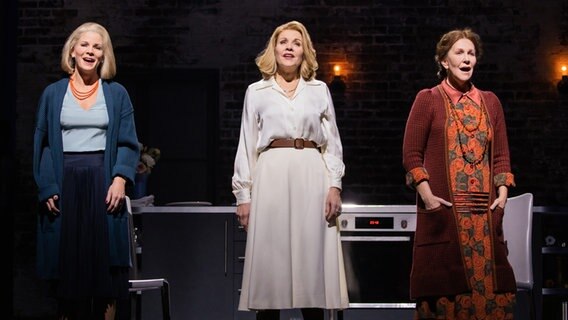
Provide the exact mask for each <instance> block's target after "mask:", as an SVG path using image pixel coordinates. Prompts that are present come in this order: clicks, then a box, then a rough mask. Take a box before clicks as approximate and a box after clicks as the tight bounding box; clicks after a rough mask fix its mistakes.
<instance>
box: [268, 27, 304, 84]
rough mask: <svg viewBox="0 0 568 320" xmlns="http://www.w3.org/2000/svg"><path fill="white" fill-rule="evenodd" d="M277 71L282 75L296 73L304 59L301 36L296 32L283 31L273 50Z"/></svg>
mask: <svg viewBox="0 0 568 320" xmlns="http://www.w3.org/2000/svg"><path fill="white" fill-rule="evenodd" d="M274 54H275V56H276V64H277V65H278V69H280V70H282V71H283V72H284V73H290V72H297V70H298V69H299V67H300V65H301V64H302V61H303V59H304V46H303V39H302V34H300V32H298V31H296V30H290V29H286V30H283V31H282V32H281V33H280V34H279V35H278V38H277V39H276V47H275V48H274Z"/></svg>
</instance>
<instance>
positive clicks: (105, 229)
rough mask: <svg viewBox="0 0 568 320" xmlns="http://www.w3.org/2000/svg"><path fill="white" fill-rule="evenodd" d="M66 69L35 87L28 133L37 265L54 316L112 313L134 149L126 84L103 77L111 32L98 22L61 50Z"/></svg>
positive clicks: (125, 238) (123, 275)
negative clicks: (53, 299)
mask: <svg viewBox="0 0 568 320" xmlns="http://www.w3.org/2000/svg"><path fill="white" fill-rule="evenodd" d="M61 67H62V69H63V71H65V72H66V73H68V74H69V77H68V78H67V77H66V78H64V79H61V80H59V81H57V82H55V83H52V84H51V85H49V86H48V87H47V88H46V89H45V90H44V92H43V94H42V95H41V98H40V101H39V106H38V113H37V123H36V128H35V135H34V159H33V171H34V178H35V181H36V183H37V186H38V189H39V200H40V202H41V206H40V208H41V210H40V212H39V216H38V218H39V219H38V229H37V232H38V237H37V267H38V273H39V276H40V277H41V278H43V279H48V280H54V281H53V282H54V283H55V285H56V295H57V299H58V318H59V319H67V320H71V319H114V317H115V313H116V302H117V301H119V300H122V299H127V298H128V272H129V266H130V256H129V235H128V223H127V222H128V215H127V212H126V211H125V210H124V206H123V202H124V197H125V189H126V185H127V184H132V183H133V181H134V175H135V172H136V165H137V163H138V159H139V152H140V150H139V147H138V138H137V136H136V128H135V125H134V114H133V112H134V111H133V108H132V103H131V101H130V97H129V96H128V92H127V91H126V89H125V88H124V87H123V86H122V85H120V84H119V83H116V82H113V81H111V80H110V79H112V78H113V77H114V76H115V74H116V62H115V57H114V52H113V47H112V43H111V39H110V36H109V34H108V32H107V30H106V29H105V28H104V27H103V26H101V25H99V24H97V23H92V22H88V23H84V24H83V25H81V26H79V27H78V28H77V29H75V30H74V31H73V33H72V34H71V35H70V36H69V38H68V39H67V41H66V42H65V45H64V47H63V50H62V54H61Z"/></svg>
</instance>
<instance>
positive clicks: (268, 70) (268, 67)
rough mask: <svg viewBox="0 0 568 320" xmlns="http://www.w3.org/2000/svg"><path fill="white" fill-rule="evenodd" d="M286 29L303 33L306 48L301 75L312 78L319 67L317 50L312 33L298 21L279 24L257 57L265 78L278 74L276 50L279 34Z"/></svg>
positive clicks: (257, 62) (257, 63)
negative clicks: (311, 36)
mask: <svg viewBox="0 0 568 320" xmlns="http://www.w3.org/2000/svg"><path fill="white" fill-rule="evenodd" d="M284 30H295V31H298V32H299V33H300V34H301V35H302V46H303V48H304V57H303V59H302V64H301V65H300V75H301V76H302V78H304V80H312V79H314V78H315V77H316V70H317V69H318V62H317V60H316V50H315V49H314V46H313V43H312V39H311V38H310V34H309V33H308V30H307V29H306V27H304V25H303V24H302V23H300V22H298V21H290V22H287V23H285V24H283V25H280V26H278V27H277V28H276V29H275V30H274V32H273V33H272V36H271V37H270V40H268V42H267V44H266V47H265V48H264V50H262V51H261V52H260V54H259V55H258V56H257V57H256V59H255V62H256V65H257V66H258V69H259V70H260V73H262V77H263V78H264V79H269V78H270V77H272V76H273V75H274V74H276V67H277V66H276V56H275V53H274V50H275V48H276V42H277V41H278V36H280V33H281V32H282V31H284Z"/></svg>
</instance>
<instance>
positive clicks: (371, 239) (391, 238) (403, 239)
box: [340, 236, 410, 242]
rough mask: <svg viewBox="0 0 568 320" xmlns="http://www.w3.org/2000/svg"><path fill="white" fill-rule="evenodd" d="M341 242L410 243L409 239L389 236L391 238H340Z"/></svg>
mask: <svg viewBox="0 0 568 320" xmlns="http://www.w3.org/2000/svg"><path fill="white" fill-rule="evenodd" d="M340 238H341V241H382V242H410V237H405V236H391V237H365V236H361V237H340Z"/></svg>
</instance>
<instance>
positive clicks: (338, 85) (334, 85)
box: [329, 64, 346, 94]
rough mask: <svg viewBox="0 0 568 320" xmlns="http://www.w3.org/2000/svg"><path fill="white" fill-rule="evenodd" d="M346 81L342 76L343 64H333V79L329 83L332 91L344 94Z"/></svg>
mask: <svg viewBox="0 0 568 320" xmlns="http://www.w3.org/2000/svg"><path fill="white" fill-rule="evenodd" d="M345 88H346V86H345V82H344V81H343V79H342V78H341V65H339V64H335V65H334V66H333V80H331V83H330V84H329V89H330V90H331V93H334V94H335V93H338V94H343V93H344V92H345Z"/></svg>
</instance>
